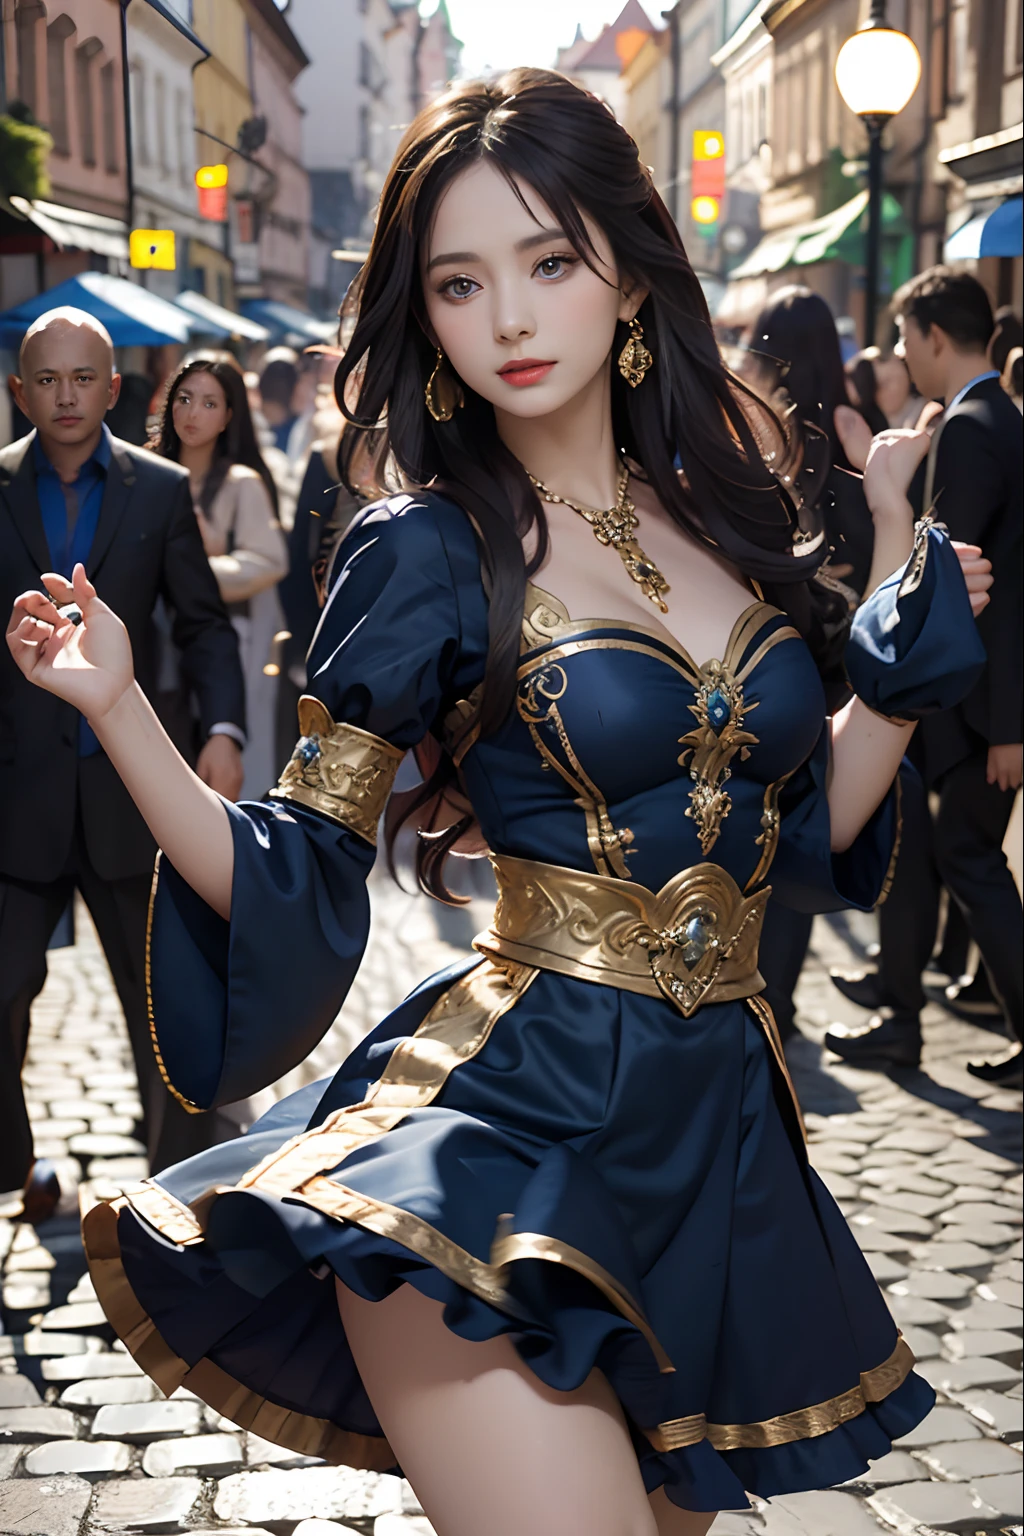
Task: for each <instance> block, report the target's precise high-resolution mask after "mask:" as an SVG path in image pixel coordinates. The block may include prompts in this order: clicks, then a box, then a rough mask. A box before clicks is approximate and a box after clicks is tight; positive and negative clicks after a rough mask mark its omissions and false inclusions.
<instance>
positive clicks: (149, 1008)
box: [145, 849, 203, 1115]
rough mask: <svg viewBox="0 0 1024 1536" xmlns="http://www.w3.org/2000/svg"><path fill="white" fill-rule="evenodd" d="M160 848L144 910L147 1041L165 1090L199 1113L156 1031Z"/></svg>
mask: <svg viewBox="0 0 1024 1536" xmlns="http://www.w3.org/2000/svg"><path fill="white" fill-rule="evenodd" d="M160 858H161V854H160V850H159V849H157V855H156V863H155V864H154V865H153V883H152V884H151V885H150V888H149V908H148V910H147V912H146V961H145V975H146V1019H147V1022H148V1024H149V1041H150V1044H151V1045H152V1047H153V1055H154V1057H155V1058H156V1069H157V1071H158V1072H159V1074H160V1080H161V1082H162V1083H163V1085H164V1087H165V1088H166V1089H167V1092H168V1093H169V1094H170V1095H171V1097H172V1098H173V1099H177V1101H178V1103H179V1104H180V1105H181V1107H182V1109H184V1110H185V1111H186V1112H187V1113H188V1114H190V1115H201V1114H202V1112H203V1111H202V1110H201V1109H200V1107H199V1105H198V1104H193V1102H192V1100H191V1099H186V1097H185V1095H184V1094H183V1093H180V1092H179V1091H178V1089H177V1088H175V1086H174V1084H173V1083H172V1082H171V1079H170V1077H169V1076H168V1073H167V1068H166V1066H165V1065H164V1058H163V1053H162V1051H161V1050H160V1041H159V1039H158V1038H157V1033H156V1011H155V1009H154V1006H153V907H154V905H155V903H156V888H157V883H158V881H159V879H160Z"/></svg>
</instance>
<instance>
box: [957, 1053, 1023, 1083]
mask: <svg viewBox="0 0 1024 1536" xmlns="http://www.w3.org/2000/svg"><path fill="white" fill-rule="evenodd" d="M967 1070H968V1072H969V1073H970V1074H971V1076H972V1077H976V1078H977V1079H978V1080H979V1082H982V1083H992V1084H993V1085H994V1086H995V1087H997V1088H1024V1050H1022V1049H1021V1047H1020V1046H1017V1048H1016V1049H1015V1050H1014V1051H1013V1052H1012V1053H1011V1054H1010V1055H1009V1056H1006V1057H1004V1058H1003V1060H1002V1061H969V1062H968V1063H967Z"/></svg>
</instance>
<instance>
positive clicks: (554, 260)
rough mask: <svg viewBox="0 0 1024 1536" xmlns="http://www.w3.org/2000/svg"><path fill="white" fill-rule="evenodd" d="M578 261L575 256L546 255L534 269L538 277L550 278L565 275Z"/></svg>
mask: <svg viewBox="0 0 1024 1536" xmlns="http://www.w3.org/2000/svg"><path fill="white" fill-rule="evenodd" d="M576 261H577V258H576V257H575V256H545V257H544V259H543V260H542V261H538V263H537V265H536V267H535V269H534V270H535V272H536V274H537V276H538V277H544V278H548V279H549V280H550V279H551V278H555V277H564V276H565V275H566V273H567V272H568V271H569V269H570V267H573V266H575V265H576Z"/></svg>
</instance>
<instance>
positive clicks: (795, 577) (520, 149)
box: [335, 69, 827, 894]
mask: <svg viewBox="0 0 1024 1536" xmlns="http://www.w3.org/2000/svg"><path fill="white" fill-rule="evenodd" d="M481 159H486V160H488V161H489V162H490V163H491V164H492V165H494V166H495V167H497V169H498V170H499V171H500V172H501V173H502V175H504V176H505V178H506V179H507V181H508V182H509V184H510V186H511V187H512V188H513V190H516V182H517V180H519V181H521V182H523V183H524V184H526V185H528V186H529V187H531V188H532V189H533V190H534V191H535V192H536V194H537V196H538V197H539V198H540V199H541V200H542V201H543V202H544V203H545V204H546V205H547V207H548V208H549V209H550V210H551V212H552V214H553V215H554V218H555V220H556V221H557V222H558V223H559V225H560V226H561V228H562V229H563V230H564V232H565V234H566V236H567V238H568V239H569V241H570V242H571V244H572V245H573V246H574V247H575V249H576V250H577V252H578V253H579V255H580V257H581V258H582V260H584V261H586V262H587V263H588V265H590V266H591V267H594V268H595V269H596V255H595V252H594V250H593V247H592V245H591V242H590V240H589V238H588V235H587V231H586V226H585V224H584V219H583V215H584V214H588V215H589V216H590V217H591V218H592V219H593V220H594V221H595V222H596V223H597V224H598V225H599V226H600V228H601V230H602V231H603V233H604V235H605V236H606V238H607V240H608V242H609V244H610V246H611V249H612V252H613V257H614V261H615V265H616V268H617V270H618V272H619V274H620V278H621V279H622V280H624V281H626V280H628V281H630V282H632V283H635V284H638V285H639V286H641V287H643V288H645V289H647V291H648V296H647V298H646V299H645V300H644V302H643V303H642V305H641V306H640V310H639V313H638V317H637V318H638V319H639V321H640V323H641V324H642V326H643V331H644V341H645V345H647V346H648V347H649V348H650V350H651V352H652V353H653V355H654V359H655V362H654V368H653V370H652V372H651V374H650V375H649V377H648V378H647V379H646V380H645V381H644V383H643V385H642V386H641V387H640V388H638V389H636V390H630V389H628V388H627V386H626V384H625V382H624V381H623V380H622V379H621V378H620V377H619V374H618V371H617V370H616V369H612V416H613V423H614V429H615V439H616V443H617V445H618V446H619V447H620V449H621V450H622V451H623V452H624V453H626V454H627V455H628V456H629V457H630V458H631V459H632V460H634V461H635V462H636V463H637V464H639V465H640V466H641V469H642V472H643V473H644V474H645V475H646V477H647V478H648V479H649V481H650V483H651V485H652V486H653V488H654V490H655V492H656V493H657V495H658V498H659V500H660V501H661V503H662V505H663V506H664V507H665V509H666V510H667V511H668V513H669V514H670V516H672V517H673V518H674V520H675V521H676V522H677V523H678V524H679V526H680V527H681V528H683V529H685V530H686V531H687V532H688V533H689V534H690V535H691V536H692V537H693V538H695V539H697V540H699V541H700V542H701V543H702V544H704V545H706V546H708V547H710V548H714V549H716V550H717V551H718V552H719V553H721V554H724V555H725V556H726V558H727V559H729V560H731V561H732V562H733V563H734V564H735V565H737V566H738V567H739V568H740V570H742V571H744V572H745V573H747V574H748V575H749V576H751V577H753V578H755V579H756V580H758V581H760V582H761V583H762V584H763V585H764V586H765V587H766V589H767V590H768V591H769V592H770V593H771V594H772V596H773V600H774V601H777V602H779V604H780V606H784V607H786V608H787V609H788V610H789V612H790V613H791V614H792V615H793V618H794V622H795V623H796V624H797V625H798V627H799V628H801V630H803V631H804V632H805V633H807V634H808V635H809V636H810V635H811V634H812V632H813V631H814V628H815V624H814V615H813V613H812V608H811V602H810V595H809V582H808V578H809V576H811V575H812V574H813V572H814V570H815V569H816V568H817V566H818V565H819V564H820V562H821V560H823V559H824V558H825V555H826V554H827V549H826V547H825V543H824V539H823V538H821V537H820V536H819V535H820V529H817V528H814V527H807V526H801V515H802V514H801V507H800V505H799V502H798V501H797V500H796V499H794V497H793V496H791V495H790V494H789V491H788V490H787V488H786V487H785V486H784V485H783V484H782V483H781V477H778V478H777V477H776V476H773V474H772V473H771V469H770V467H769V466H770V465H771V464H772V463H773V462H775V463H778V464H779V465H781V464H782V462H783V459H784V457H785V455H786V439H785V433H784V431H783V429H782V427H781V424H780V423H779V421H778V419H777V418H776V417H775V415H774V414H773V413H772V411H771V410H770V409H769V408H768V407H766V406H765V405H764V404H763V403H762V402H761V401H760V400H759V399H758V398H757V397H756V396H755V395H754V394H753V392H752V391H750V390H749V389H748V388H747V387H746V385H744V384H742V383H741V382H740V381H739V380H737V379H734V378H732V377H731V376H730V375H729V374H727V372H726V370H725V368H724V366H723V364H722V361H721V358H720V356H719V352H718V347H717V345H716V342H715V336H714V332H713V330H712V326H711V320H710V317H709V314H708V308H707V304H706V302H705V299H704V294H703V292H702V290H701V286H700V283H699V282H698V280H697V277H696V275H695V273H694V271H693V268H692V267H691V265H690V263H689V261H688V260H687V256H686V252H685V250H684V249H683V245H682V241H681V240H680V238H679V233H678V231H677V229H676V227H675V224H674V223H673V221H672V219H671V217H670V216H669V213H668V211H667V209H666V208H665V205H664V203H663V202H662V200H661V198H660V197H659V196H658V194H657V192H656V191H655V190H654V186H653V184H652V181H651V176H650V173H649V171H648V170H647V169H646V167H645V166H644V165H643V164H642V163H641V161H640V156H639V153H638V151H637V147H636V145H635V144H634V142H633V140H632V139H631V138H630V137H629V135H628V134H627V133H626V131H625V129H623V128H622V126H621V125H620V124H619V123H618V122H617V121H616V120H615V118H614V116H613V115H612V113H611V112H610V111H609V110H608V108H607V107H605V106H604V105H603V103H602V102H600V101H599V100H598V98H597V97H596V96H593V95H591V94H590V93H589V92H588V91H585V90H582V89H580V88H579V87H578V86H575V85H573V84H572V83H571V82H570V81H569V80H567V79H566V78H565V77H564V76H562V75H558V74H554V73H551V72H549V71H546V70H535V69H517V70H513V71H512V72H511V73H510V74H507V75H505V76H503V77H502V78H501V79H499V80H497V81H486V82H485V81H470V82H468V83H465V84H460V85H458V86H455V87H453V88H452V89H450V90H449V91H448V92H446V93H445V94H444V95H442V96H441V97H439V98H438V99H437V100H436V101H434V102H432V103H431V104H430V105H429V106H427V107H426V108H424V110H423V111H422V112H421V113H420V114H419V116H418V117H417V118H416V120H415V121H414V122H413V124H412V125H411V127H410V128H409V129H408V131H407V132H406V134H405V136H404V138H403V140H402V142H401V144H400V145H399V147H398V152H397V154H396V156H395V160H394V163H393V165H392V167H391V170H390V172H389V174H388V177H387V180H386V181H385V184H384V189H383V192H382V194H381V201H380V211H379V213H378V217H377V224H376V230H375V233H374V237H373V242H372V245H371V248H370V253H369V256H368V258H367V261H366V263H365V265H364V266H363V268H362V270H361V272H360V274H359V276H358V278H357V279H356V281H355V283H354V284H353V286H352V288H351V289H350V294H349V298H348V300H347V308H348V310H349V311H350V313H351V315H353V316H354V321H355V323H354V328H353V330H352V334H351V339H350V341H349V344H348V348H347V350H346V353H345V355H344V357H343V358H342V360H341V363H340V365H339V368H338V373H337V377H336V380H335V392H336V395H337V399H338V403H339V405H340V407H341V409H342V411H343V413H344V414H345V416H346V417H347V419H348V421H349V422H350V423H351V424H352V426H353V427H354V428H355V429H356V430H349V431H346V432H345V433H344V434H343V438H342V452H341V469H342V474H343V475H344V476H345V477H346V479H348V480H349V483H351V479H350V469H351V465H352V463H353V456H354V455H355V454H356V453H358V452H359V451H360V444H361V443H364V434H366V433H369V432H372V431H374V430H376V429H377V428H378V427H379V426H380V424H381V423H382V422H386V430H385V431H384V432H383V434H381V439H380V441H379V443H378V444H376V445H375V462H376V464H377V466H378V484H379V485H380V487H381V489H382V490H385V489H387V488H388V485H387V481H388V475H387V472H386V470H387V466H388V465H389V464H390V465H391V466H397V469H398V470H399V471H400V472H401V475H402V476H404V477H405V479H406V481H407V482H412V483H413V484H415V485H420V486H426V485H431V486H433V487H435V488H436V489H437V490H438V491H440V492H441V493H442V494H445V495H448V496H450V497H451V498H452V499H453V500H454V501H456V502H458V503H459V504H460V505H461V506H462V507H463V509H464V510H465V511H466V512H467V514H468V515H469V517H470V519H471V521H472V522H473V525H474V527H475V529H476V533H477V538H478V541H479V545H480V553H481V561H482V567H483V575H484V581H485V585H486V587H487V590H488V595H489V649H488V656H487V663H486V669H485V675H484V686H483V691H482V701H481V705H480V711H479V726H480V732H481V734H482V735H484V736H486V735H488V734H490V733H492V732H494V731H496V730H497V729H498V728H499V726H500V725H501V723H502V722H503V721H504V720H505V718H506V716H507V714H508V711H509V709H510V707H511V704H512V700H513V695H514V688H515V672H516V666H517V661H518V653H519V634H520V627H521V623H522V614H523V602H524V597H525V585H526V580H527V577H528V576H529V575H530V574H532V572H533V571H535V570H537V569H538V568H539V567H540V566H541V565H542V564H543V562H544V559H545V556H546V554H547V549H548V529H547V522H546V519H545V516H544V511H543V507H542V505H541V503H540V501H539V500H538V498H537V496H536V494H535V493H534V490H533V488H532V486H531V485H530V481H529V479H528V477H527V474H526V472H525V470H524V469H523V466H522V465H521V464H520V463H519V461H518V460H517V459H516V458H515V457H514V455H513V454H512V453H511V452H510V451H509V449H508V448H507V447H505V445H504V443H503V442H502V441H501V438H500V437H499V436H498V432H497V428H496V424H495V417H494V411H493V408H492V407H491V405H490V404H489V403H488V402H487V401H485V400H484V399H483V398H482V397H481V396H479V395H478V394H476V393H475V392H474V391H473V390H472V389H471V388H469V386H468V385H466V384H465V383H464V382H463V392H464V395H465V407H464V409H462V410H458V411H456V412H455V414H454V416H453V418H452V419H451V420H450V421H448V422H437V421H434V420H433V418H432V417H431V416H430V415H429V414H428V412H427V410H426V408H425V405H424V398H423V391H424V386H425V384H426V381H427V379H428V377H429V375H430V372H431V370H432V368H433V366H434V358H435V352H434V347H433V346H432V345H431V342H430V341H429V339H428V337H427V334H426V331H425V329H424V324H425V305H424V299H423V293H422V289H421V285H420V268H419V263H420V253H421V249H422V246H423V242H424V241H425V239H426V238H427V236H428V232H429V229H430V224H431V220H432V218H433V214H434V211H435V209H436V208H437V206H438V202H439V200H440V198H441V196H442V194H443V192H444V191H445V189H446V188H447V187H448V186H449V185H450V183H451V182H452V180H453V179H454V178H455V177H456V176H457V175H458V174H459V173H460V172H461V171H463V170H464V169H466V168H467V167H468V166H470V165H472V164H474V163H476V162H478V161H480V160H481ZM627 335H628V332H627V328H626V326H625V325H620V326H619V328H618V334H617V336H616V339H615V342H614V347H615V349H616V350H617V349H619V348H621V347H622V346H623V345H624V344H625V341H626V337H627ZM363 451H364V457H365V452H366V449H365V445H364V449H363ZM680 470H681V471H682V473H680ZM392 488H397V486H396V485H394V483H393V485H392ZM531 530H534V531H535V532H536V535H537V547H536V553H535V554H534V556H533V557H532V559H531V561H530V563H529V565H528V564H527V563H526V560H525V558H524V554H523V546H522V540H523V539H524V537H525V536H526V535H527V534H528V533H530V531H531ZM780 594H781V596H780ZM453 776H454V775H453V770H452V767H451V763H450V760H449V759H448V758H447V757H442V760H441V763H440V765H439V766H438V767H437V769H436V770H434V771H432V772H431V773H430V776H429V778H428V780H427V782H426V784H425V785H424V786H423V787H422V788H421V790H419V791H417V792H414V795H413V797H412V799H411V800H408V801H406V803H405V804H404V806H403V807H402V809H401V814H400V816H399V818H398V819H399V820H401V819H404V818H405V817H407V816H408V815H410V814H411V813H412V811H413V810H415V809H416V808H417V807H418V806H421V805H424V804H426V803H427V801H428V800H430V799H431V798H432V797H436V794H437V792H438V790H439V789H441V788H442V787H444V785H445V783H451V781H452V778H453ZM464 823H465V818H463V822H460V823H457V824H456V827H455V828H452V829H451V830H450V831H448V832H445V833H443V834H438V836H437V840H436V841H434V842H430V843H428V844H427V845H426V849H425V851H424V850H423V849H421V854H422V857H421V858H420V860H419V874H420V880H421V884H424V885H425V886H426V888H427V889H429V890H431V892H432V894H441V882H440V864H439V862H438V861H439V860H443V856H444V854H445V853H446V852H447V850H448V848H449V847H450V846H451V845H452V844H453V843H454V842H455V841H456V838H457V837H458V835H459V834H460V831H461V830H464ZM393 830H397V828H394V829H393ZM435 875H436V879H435Z"/></svg>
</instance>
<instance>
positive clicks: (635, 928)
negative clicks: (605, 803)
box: [473, 854, 769, 1017]
mask: <svg viewBox="0 0 1024 1536" xmlns="http://www.w3.org/2000/svg"><path fill="white" fill-rule="evenodd" d="M491 864H492V866H493V868H494V873H495V877H496V879H497V882H498V904H497V906H496V907H495V911H494V918H493V920H492V923H491V927H490V928H489V929H487V930H486V931H485V932H483V933H480V934H478V935H477V937H476V938H475V939H474V941H473V943H474V947H475V948H476V949H478V950H480V951H481V953H483V954H486V955H490V956H500V957H502V958H503V959H504V960H513V961H519V962H521V963H523V964H526V965H530V966H535V967H539V968H540V969H542V970H549V971H556V972H558V973H559V974H561V975H564V976H575V977H577V978H578V979H579V980H582V981H596V982H598V983H599V984H602V985H604V986H612V987H618V988H620V989H621V990H623V991H626V992H637V993H641V994H642V995H644V996H646V997H658V996H659V995H660V996H664V997H666V998H667V999H668V1001H670V1002H671V1003H673V1004H674V1006H675V1007H677V1008H678V1009H679V1011H680V1012H681V1013H682V1014H683V1015H684V1017H689V1016H690V1014H692V1013H693V1012H694V1011H695V1009H696V1008H698V1007H699V1006H700V1005H701V1004H702V1003H708V1002H726V1001H730V1000H732V999H735V998H738V997H750V996H751V995H752V994H753V993H755V992H759V991H760V990H761V988H762V987H763V986H764V982H763V981H762V979H761V977H760V976H759V974H758V970H757V941H758V935H759V933H760V930H761V924H762V921H763V918H764V909H765V906H766V904H767V901H768V895H769V889H768V888H767V887H765V889H763V890H761V891H759V892H758V893H757V894H756V895H755V896H751V897H748V898H744V897H743V895H742V894H741V892H740V890H739V887H738V886H737V885H736V882H735V881H734V880H733V879H732V877H731V876H730V875H729V874H727V872H726V871H725V870H723V869H720V868H719V867H718V865H716V864H697V865H695V866H694V867H693V868H692V869H686V870H682V871H680V873H679V874H678V875H675V876H674V877H673V878H672V879H671V880H670V881H669V882H668V884H667V885H665V886H664V887H663V888H662V889H661V890H660V891H658V892H653V891H649V890H647V889H646V888H645V887H644V886H642V885H638V884H636V883H635V882H634V881H629V882H628V883H627V882H625V881H622V880H615V879H612V878H611V877H610V876H603V875H597V874H586V873H584V872H583V871H581V870H575V869H563V868H561V867H559V866H558V865H554V864H541V863H539V862H538V861H537V860H534V859H516V858H511V857H508V856H506V855H503V854H502V855H498V854H492V855H491Z"/></svg>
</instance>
